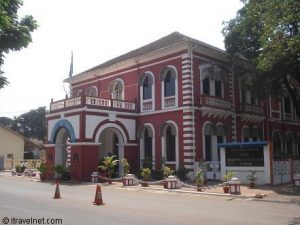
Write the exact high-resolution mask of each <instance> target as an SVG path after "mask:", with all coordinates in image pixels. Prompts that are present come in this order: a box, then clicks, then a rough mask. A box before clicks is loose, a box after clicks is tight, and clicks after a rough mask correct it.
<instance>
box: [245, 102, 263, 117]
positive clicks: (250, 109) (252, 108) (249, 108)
mask: <svg viewBox="0 0 300 225" xmlns="http://www.w3.org/2000/svg"><path fill="white" fill-rule="evenodd" d="M241 111H242V112H244V113H247V114H256V115H260V116H262V115H264V109H263V107H262V106H258V105H248V104H241Z"/></svg>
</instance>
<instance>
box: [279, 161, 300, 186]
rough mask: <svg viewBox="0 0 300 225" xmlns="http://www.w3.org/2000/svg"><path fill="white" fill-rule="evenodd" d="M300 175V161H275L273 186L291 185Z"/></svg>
mask: <svg viewBox="0 0 300 225" xmlns="http://www.w3.org/2000/svg"><path fill="white" fill-rule="evenodd" d="M295 174H300V160H284V161H273V184H284V183H290V182H292V181H293V180H292V179H293V177H294V175H295Z"/></svg>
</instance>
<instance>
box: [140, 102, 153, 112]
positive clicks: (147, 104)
mask: <svg viewBox="0 0 300 225" xmlns="http://www.w3.org/2000/svg"><path fill="white" fill-rule="evenodd" d="M153 109H154V107H153V101H152V99H151V100H150V101H149V100H145V101H143V102H142V111H143V112H147V111H152V110H153Z"/></svg>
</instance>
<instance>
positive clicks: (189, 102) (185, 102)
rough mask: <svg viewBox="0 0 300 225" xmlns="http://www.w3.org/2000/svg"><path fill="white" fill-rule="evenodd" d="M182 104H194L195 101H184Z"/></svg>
mask: <svg viewBox="0 0 300 225" xmlns="http://www.w3.org/2000/svg"><path fill="white" fill-rule="evenodd" d="M182 104H183V105H190V104H193V101H183V103H182Z"/></svg>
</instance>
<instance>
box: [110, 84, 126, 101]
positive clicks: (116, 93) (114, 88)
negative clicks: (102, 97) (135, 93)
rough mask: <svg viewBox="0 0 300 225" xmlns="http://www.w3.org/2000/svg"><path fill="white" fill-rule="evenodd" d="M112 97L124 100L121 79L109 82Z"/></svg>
mask: <svg viewBox="0 0 300 225" xmlns="http://www.w3.org/2000/svg"><path fill="white" fill-rule="evenodd" d="M110 88H111V95H112V99H116V100H124V83H123V81H122V80H121V79H117V80H114V81H113V82H112V83H111V84H110Z"/></svg>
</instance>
